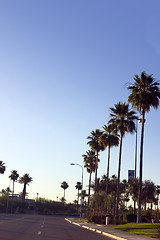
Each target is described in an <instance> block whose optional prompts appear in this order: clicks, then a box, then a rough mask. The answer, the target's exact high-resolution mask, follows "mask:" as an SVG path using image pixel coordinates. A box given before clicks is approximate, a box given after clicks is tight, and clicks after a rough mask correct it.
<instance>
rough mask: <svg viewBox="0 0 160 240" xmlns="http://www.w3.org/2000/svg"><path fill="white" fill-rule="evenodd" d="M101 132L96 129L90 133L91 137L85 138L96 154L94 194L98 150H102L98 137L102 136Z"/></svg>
mask: <svg viewBox="0 0 160 240" xmlns="http://www.w3.org/2000/svg"><path fill="white" fill-rule="evenodd" d="M102 133H103V132H102V131H100V130H99V129H96V130H95V131H92V132H91V135H90V136H88V137H87V139H89V140H90V141H89V142H88V143H87V144H89V146H90V147H91V149H92V151H93V152H95V153H96V162H95V192H97V169H98V155H99V152H100V150H104V148H103V146H102V145H101V144H100V143H99V137H100V136H101V135H102Z"/></svg>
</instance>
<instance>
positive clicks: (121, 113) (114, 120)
mask: <svg viewBox="0 0 160 240" xmlns="http://www.w3.org/2000/svg"><path fill="white" fill-rule="evenodd" d="M110 110H111V113H110V116H111V119H110V120H109V122H108V124H109V125H111V126H110V127H112V129H113V133H114V134H116V135H117V133H118V132H120V133H121V135H122V136H123V135H124V134H125V133H126V132H130V133H133V132H134V131H135V123H134V120H135V119H137V117H136V115H135V111H133V110H130V109H129V104H127V103H125V102H124V103H122V102H119V103H118V104H115V105H114V108H110Z"/></svg>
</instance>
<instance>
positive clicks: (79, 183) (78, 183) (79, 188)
mask: <svg viewBox="0 0 160 240" xmlns="http://www.w3.org/2000/svg"><path fill="white" fill-rule="evenodd" d="M75 188H76V189H78V199H77V202H78V203H79V190H82V183H81V182H77V183H76V186H75Z"/></svg>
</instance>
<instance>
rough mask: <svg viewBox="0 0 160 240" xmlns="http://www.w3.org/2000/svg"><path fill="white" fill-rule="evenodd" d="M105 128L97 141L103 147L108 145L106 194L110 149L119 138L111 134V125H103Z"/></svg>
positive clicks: (107, 179)
mask: <svg viewBox="0 0 160 240" xmlns="http://www.w3.org/2000/svg"><path fill="white" fill-rule="evenodd" d="M103 129H104V130H105V131H104V132H103V134H102V135H101V136H100V138H99V142H100V144H101V145H103V147H104V149H105V148H106V147H108V161H107V176H106V195H108V182H109V165H110V149H111V147H113V146H118V144H119V138H118V136H116V135H114V134H113V129H112V126H111V125H108V126H106V125H104V127H103Z"/></svg>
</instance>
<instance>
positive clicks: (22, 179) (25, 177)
mask: <svg viewBox="0 0 160 240" xmlns="http://www.w3.org/2000/svg"><path fill="white" fill-rule="evenodd" d="M32 181H33V179H32V177H30V176H29V174H28V173H26V174H24V175H23V177H20V179H19V183H22V184H26V185H28V184H29V183H30V182H32Z"/></svg>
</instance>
